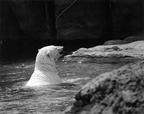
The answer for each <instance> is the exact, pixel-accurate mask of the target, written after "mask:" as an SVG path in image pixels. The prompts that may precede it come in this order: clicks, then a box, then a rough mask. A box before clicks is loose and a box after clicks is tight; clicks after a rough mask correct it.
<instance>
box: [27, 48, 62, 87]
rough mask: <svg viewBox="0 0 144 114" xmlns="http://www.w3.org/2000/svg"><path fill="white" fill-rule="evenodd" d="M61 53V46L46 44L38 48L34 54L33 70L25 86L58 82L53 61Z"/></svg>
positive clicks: (60, 81)
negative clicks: (35, 54)
mask: <svg viewBox="0 0 144 114" xmlns="http://www.w3.org/2000/svg"><path fill="white" fill-rule="evenodd" d="M62 54H63V46H53V45H51V46H46V47H43V48H41V49H39V52H38V54H37V56H36V61H35V68H34V72H33V74H32V75H31V77H30V79H29V81H28V82H27V84H26V86H42V85H47V84H60V83H62V80H61V78H60V77H59V76H58V72H57V70H56V64H55V62H56V61H57V59H58V58H59V57H60V56H61V55H62Z"/></svg>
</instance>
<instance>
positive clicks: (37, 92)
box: [0, 60, 122, 114]
mask: <svg viewBox="0 0 144 114" xmlns="http://www.w3.org/2000/svg"><path fill="white" fill-rule="evenodd" d="M121 65H122V64H104V63H103V64H96V63H76V62H65V61H63V60H59V61H58V62H57V69H58V72H59V76H60V77H61V78H62V80H63V81H64V82H65V83H64V84H60V85H47V86H43V87H37V88H27V87H25V86H24V85H25V83H26V82H27V81H28V79H29V78H30V76H31V74H32V72H33V69H34V61H25V62H18V63H5V64H4V63H3V64H1V65H0V114H59V113H60V112H62V111H64V110H65V109H66V108H67V107H68V106H70V105H71V104H72V103H73V102H74V96H75V94H76V93H77V92H78V91H79V90H80V88H81V87H82V86H83V85H84V84H86V83H87V82H88V81H89V80H91V79H93V78H94V77H96V76H98V75H99V74H101V73H104V72H107V71H111V70H113V69H116V68H119V67H120V66H121Z"/></svg>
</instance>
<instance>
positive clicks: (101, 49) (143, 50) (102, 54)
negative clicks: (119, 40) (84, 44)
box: [65, 41, 144, 62]
mask: <svg viewBox="0 0 144 114" xmlns="http://www.w3.org/2000/svg"><path fill="white" fill-rule="evenodd" d="M142 59H144V41H135V42H132V43H128V44H119V45H100V46H96V47H92V48H80V49H78V50H77V51H74V52H73V53H72V54H71V55H67V56H65V60H66V61H79V62H86V61H89V62H90V61H92V62H121V61H123V62H132V61H134V60H142Z"/></svg>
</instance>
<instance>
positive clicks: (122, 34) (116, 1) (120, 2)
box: [110, 0, 144, 39]
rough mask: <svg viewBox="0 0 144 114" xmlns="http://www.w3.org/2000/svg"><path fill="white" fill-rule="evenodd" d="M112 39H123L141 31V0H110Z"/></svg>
mask: <svg viewBox="0 0 144 114" xmlns="http://www.w3.org/2000/svg"><path fill="white" fill-rule="evenodd" d="M110 1H111V11H112V19H113V33H114V39H116V38H118V39H123V38H126V37H128V36H135V35H139V34H141V33H143V30H144V13H143V12H144V8H143V7H144V1H143V0H110Z"/></svg>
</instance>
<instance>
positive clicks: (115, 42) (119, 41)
mask: <svg viewBox="0 0 144 114" xmlns="http://www.w3.org/2000/svg"><path fill="white" fill-rule="evenodd" d="M126 43H127V42H124V41H123V40H119V39H116V40H108V41H106V42H105V43H104V44H103V45H117V44H126Z"/></svg>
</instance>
